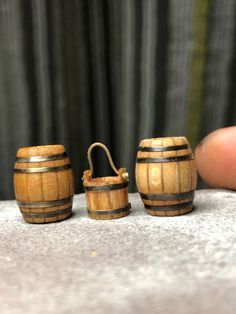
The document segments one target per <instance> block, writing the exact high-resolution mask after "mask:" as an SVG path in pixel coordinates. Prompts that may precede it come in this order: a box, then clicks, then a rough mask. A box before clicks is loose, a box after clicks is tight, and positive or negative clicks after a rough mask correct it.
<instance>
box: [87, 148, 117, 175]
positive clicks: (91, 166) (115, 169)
mask: <svg viewBox="0 0 236 314" xmlns="http://www.w3.org/2000/svg"><path fill="white" fill-rule="evenodd" d="M96 146H98V147H101V148H102V149H103V150H104V151H105V153H106V155H107V158H108V161H109V163H110V166H111V168H112V169H113V171H114V172H115V173H116V174H117V175H119V170H118V169H117V168H116V166H115V165H114V162H113V160H112V158H111V154H110V151H109V149H108V148H107V147H106V146H105V145H104V144H102V143H99V142H96V143H93V144H92V145H91V146H90V147H89V149H88V153H87V154H88V161H89V166H90V173H91V176H93V171H94V166H93V162H92V157H91V153H92V150H93V149H94V147H96Z"/></svg>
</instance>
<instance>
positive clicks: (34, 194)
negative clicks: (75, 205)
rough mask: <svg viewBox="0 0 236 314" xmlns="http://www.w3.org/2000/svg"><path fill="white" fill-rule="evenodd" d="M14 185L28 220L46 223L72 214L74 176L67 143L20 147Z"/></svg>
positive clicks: (17, 198)
mask: <svg viewBox="0 0 236 314" xmlns="http://www.w3.org/2000/svg"><path fill="white" fill-rule="evenodd" d="M14 189H15V196H16V200H17V203H18V206H19V208H20V211H21V213H22V215H23V217H24V219H25V221H27V222H30V223H46V222H55V221H60V220H64V219H67V218H69V217H70V216H71V213H72V201H73V194H74V179H73V173H72V169H71V163H70V160H69V158H68V157H67V154H66V152H65V148H64V146H62V145H46V146H32V147H23V148H20V149H19V150H18V151H17V157H16V162H15V167H14Z"/></svg>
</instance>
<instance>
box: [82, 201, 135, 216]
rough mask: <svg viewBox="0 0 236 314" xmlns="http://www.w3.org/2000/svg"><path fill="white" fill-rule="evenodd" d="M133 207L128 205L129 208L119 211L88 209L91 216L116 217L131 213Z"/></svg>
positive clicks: (119, 209) (118, 209)
mask: <svg viewBox="0 0 236 314" xmlns="http://www.w3.org/2000/svg"><path fill="white" fill-rule="evenodd" d="M130 208H131V205H130V203H128V205H127V206H125V207H123V208H117V209H111V210H90V209H88V213H89V215H94V216H102V215H115V214H121V213H130Z"/></svg>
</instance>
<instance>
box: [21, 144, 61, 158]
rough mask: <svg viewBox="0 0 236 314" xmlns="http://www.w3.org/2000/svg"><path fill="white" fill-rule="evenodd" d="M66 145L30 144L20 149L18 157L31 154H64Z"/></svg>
mask: <svg viewBox="0 0 236 314" xmlns="http://www.w3.org/2000/svg"><path fill="white" fill-rule="evenodd" d="M64 152H65V147H64V146H63V145H60V144H55V145H41V146H28V147H21V148H19V149H18V151H17V154H16V156H17V157H30V156H51V155H57V154H63V153H64Z"/></svg>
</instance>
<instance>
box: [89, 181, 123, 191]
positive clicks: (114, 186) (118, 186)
mask: <svg viewBox="0 0 236 314" xmlns="http://www.w3.org/2000/svg"><path fill="white" fill-rule="evenodd" d="M127 186H128V182H122V183H118V184H109V185H103V186H95V185H93V186H84V190H85V191H86V192H103V191H112V190H119V189H124V188H126V187H127Z"/></svg>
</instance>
